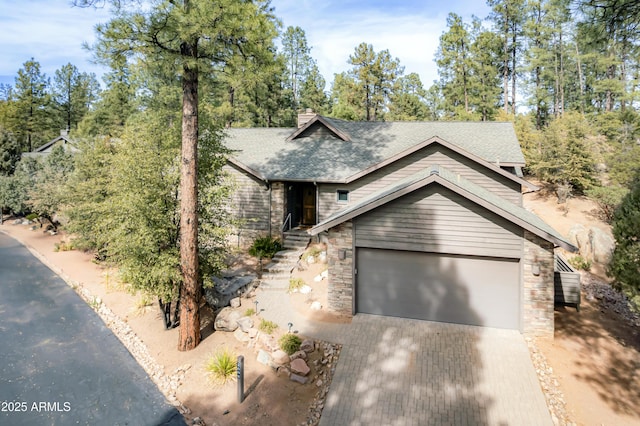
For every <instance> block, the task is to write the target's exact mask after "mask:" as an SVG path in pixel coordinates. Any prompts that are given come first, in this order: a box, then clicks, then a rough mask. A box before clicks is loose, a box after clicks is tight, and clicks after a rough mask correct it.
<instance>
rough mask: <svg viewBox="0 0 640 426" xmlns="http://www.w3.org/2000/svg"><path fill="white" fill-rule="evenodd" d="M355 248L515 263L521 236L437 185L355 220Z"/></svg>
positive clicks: (511, 228)
mask: <svg viewBox="0 0 640 426" xmlns="http://www.w3.org/2000/svg"><path fill="white" fill-rule="evenodd" d="M355 225H356V226H355V229H356V236H355V238H356V246H358V247H373V248H386V249H395V250H409V251H423V252H434V253H449V254H460V255H473V256H487V257H502V258H513V259H519V258H520V257H521V256H522V230H521V229H520V228H519V227H517V226H516V225H513V224H512V223H510V222H508V221H506V220H505V219H503V218H501V217H499V216H498V215H496V214H494V213H492V212H490V211H488V210H486V209H484V208H483V207H480V206H478V205H476V204H475V203H473V202H471V201H469V200H467V199H465V198H463V197H461V196H459V195H458V194H456V193H454V192H452V191H450V190H448V189H446V188H444V187H441V186H439V185H436V186H430V187H428V188H423V189H420V190H418V191H415V192H414V193H411V194H408V195H406V196H404V197H401V198H399V199H397V200H395V201H393V202H391V203H389V204H386V205H384V206H381V207H379V208H377V209H375V210H372V211H371V212H369V213H366V214H364V215H363V216H361V217H359V218H358V219H356V222H355Z"/></svg>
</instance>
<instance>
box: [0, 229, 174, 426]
mask: <svg viewBox="0 0 640 426" xmlns="http://www.w3.org/2000/svg"><path fill="white" fill-rule="evenodd" d="M0 317H1V318H2V321H1V322H0V360H2V362H0V404H1V407H0V424H1V425H11V426H15V425H30V426H34V425H35V426H39V425H72V424H81V425H185V424H186V423H185V422H184V419H183V418H182V416H181V415H180V414H179V413H178V411H177V410H176V409H175V408H174V407H172V406H170V405H169V404H167V403H166V401H165V399H164V397H163V395H162V394H161V393H160V391H159V390H158V388H157V387H156V386H155V385H154V384H153V382H151V380H150V379H149V377H148V376H147V374H146V373H145V372H144V370H143V369H142V368H141V367H140V366H139V365H138V364H137V363H136V362H135V360H134V359H133V357H132V356H131V354H130V353H129V352H128V351H127V350H126V349H125V347H124V346H123V345H122V344H121V343H120V341H119V340H118V339H117V338H116V337H115V336H114V335H113V333H111V331H110V330H109V329H108V328H107V327H106V326H105V325H104V323H103V322H102V320H101V319H100V318H99V317H98V315H97V314H96V313H95V312H93V310H91V308H90V307H89V306H87V305H86V303H84V302H83V301H82V299H80V297H79V296H78V295H76V294H75V292H74V291H73V290H72V289H71V288H70V287H69V286H68V285H67V284H65V283H64V281H62V280H61V279H60V278H59V277H58V276H57V275H55V274H54V273H53V272H52V271H51V270H50V269H49V268H47V267H46V266H44V265H43V264H42V263H40V261H38V260H37V259H36V258H34V257H33V256H32V255H31V254H30V253H29V252H28V251H27V250H26V249H25V248H24V247H23V246H21V245H20V244H18V243H17V242H16V241H15V240H13V239H11V238H9V237H7V236H5V235H4V234H2V233H0Z"/></svg>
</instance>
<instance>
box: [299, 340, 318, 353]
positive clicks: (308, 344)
mask: <svg viewBox="0 0 640 426" xmlns="http://www.w3.org/2000/svg"><path fill="white" fill-rule="evenodd" d="M300 350H301V351H305V352H306V353H311V352H313V351H315V350H316V345H315V343H314V342H313V340H311V339H305V340H303V341H302V344H300Z"/></svg>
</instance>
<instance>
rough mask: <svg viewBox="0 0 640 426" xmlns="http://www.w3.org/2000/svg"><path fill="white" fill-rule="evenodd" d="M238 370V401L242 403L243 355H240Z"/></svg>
mask: <svg viewBox="0 0 640 426" xmlns="http://www.w3.org/2000/svg"><path fill="white" fill-rule="evenodd" d="M236 372H237V374H238V402H239V403H240V404H242V401H244V357H243V356H242V355H240V356H238V362H237V364H236Z"/></svg>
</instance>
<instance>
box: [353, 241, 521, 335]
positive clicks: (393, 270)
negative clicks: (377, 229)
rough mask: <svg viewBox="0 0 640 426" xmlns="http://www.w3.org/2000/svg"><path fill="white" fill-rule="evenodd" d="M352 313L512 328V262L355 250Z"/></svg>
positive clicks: (515, 265)
mask: <svg viewBox="0 0 640 426" xmlns="http://www.w3.org/2000/svg"><path fill="white" fill-rule="evenodd" d="M356 261H357V265H356V267H357V281H356V282H357V286H356V311H357V312H362V313H368V314H376V315H389V316H395V317H403V318H415V319H423V320H430V321H442V322H451V323H459V324H470V325H479V326H487V327H499V328H510V329H518V328H519V324H520V308H519V306H520V289H519V285H518V283H519V282H520V268H519V262H518V261H516V260H504V259H489V258H479V257H471V256H448V255H443V254H436V253H423V252H412V251H398V250H381V249H372V248H358V249H357V251H356Z"/></svg>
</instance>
